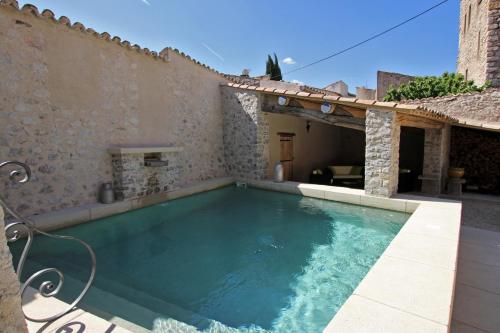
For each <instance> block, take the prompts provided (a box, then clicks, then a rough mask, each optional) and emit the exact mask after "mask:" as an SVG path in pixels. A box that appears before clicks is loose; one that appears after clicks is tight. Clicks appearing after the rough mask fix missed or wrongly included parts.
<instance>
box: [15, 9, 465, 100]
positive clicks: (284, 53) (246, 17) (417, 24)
mask: <svg viewBox="0 0 500 333" xmlns="http://www.w3.org/2000/svg"><path fill="white" fill-rule="evenodd" d="M437 2H439V0H418V1H415V0H370V1H369V0H365V1H347V0H344V1H340V0H330V1H327V0H322V1H311V0H310V1H299V0H289V1H286V2H285V1H276V0H213V1H201V0H71V1H68V0H31V1H29V3H32V4H34V5H36V6H37V7H38V8H39V9H40V10H41V9H44V8H49V9H51V10H53V11H54V12H55V14H56V15H57V16H60V15H66V16H68V17H69V18H70V19H71V21H72V22H75V21H79V22H82V23H83V24H84V25H85V26H86V27H91V28H93V29H95V30H96V31H99V32H103V31H107V32H109V33H110V34H111V35H117V36H120V37H122V39H126V40H128V41H130V42H131V43H133V44H134V43H137V44H139V45H141V46H143V47H148V48H150V49H152V50H156V51H160V50H161V49H163V48H164V47H165V46H172V47H174V48H178V49H180V50H181V51H184V52H186V53H188V54H189V55H191V56H192V57H194V58H196V59H197V60H199V61H201V62H204V63H206V64H208V65H209V66H211V67H214V68H215V69H217V70H219V71H222V72H226V73H232V74H239V73H241V70H242V69H243V68H249V69H250V70H251V75H261V74H263V72H264V70H265V61H266V58H267V54H268V53H273V52H276V53H277V55H278V57H279V59H280V61H283V60H284V59H285V58H292V59H293V61H288V62H289V64H285V63H283V62H282V63H281V67H282V71H283V72H284V73H286V72H287V71H290V70H292V69H294V68H296V67H299V66H301V65H304V64H307V63H309V62H312V61H314V60H317V59H319V58H322V57H325V56H328V55H329V54H332V53H334V52H336V51H338V50H340V49H343V48H345V47H347V46H349V45H351V44H353V43H356V42H358V41H361V40H363V39H365V38H367V37H370V36H371V35H374V34H376V33H378V32H380V31H382V30H385V29H387V28H389V27H391V26H393V25H395V24H397V23H399V22H401V21H403V20H405V19H407V18H409V17H411V16H413V15H415V14H417V13H419V12H421V11H423V10H425V9H427V8H428V7H431V6H432V5H434V4H436V3H437ZM24 3H26V2H25V1H20V4H24ZM458 15H459V0H450V1H449V2H448V3H446V4H444V5H443V6H441V7H439V8H437V9H435V10H434V11H432V12H430V13H428V14H426V15H425V16H423V17H421V18H419V19H417V20H416V21H413V22H411V23H409V24H407V25H405V26H403V27H401V28H399V29H397V30H396V31H393V32H390V33H389V34H387V35H385V36H383V37H381V38H379V39H377V40H375V41H372V42H370V43H369V44H366V45H363V46H361V47H359V48H357V49H355V50H352V51H350V52H348V53H346V54H343V55H341V56H339V57H336V58H334V59H331V60H329V61H326V62H323V63H321V64H319V65H316V66H313V67H310V68H307V69H305V70H303V71H299V72H295V73H292V74H289V75H285V77H284V79H285V80H288V81H292V80H298V81H301V82H305V83H307V84H309V85H313V86H318V87H324V86H326V85H327V84H329V83H331V82H334V81H337V80H344V81H345V82H347V83H348V84H349V86H350V90H352V91H354V90H355V87H356V86H368V87H374V86H375V85H376V72H377V70H378V69H380V70H386V71H393V72H401V73H406V74H412V75H439V74H441V73H442V72H444V71H454V70H455V64H456V56H457V48H458Z"/></svg>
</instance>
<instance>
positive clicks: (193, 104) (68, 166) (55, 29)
mask: <svg viewBox="0 0 500 333" xmlns="http://www.w3.org/2000/svg"><path fill="white" fill-rule="evenodd" d="M27 8H28V9H27V10H24V11H19V10H17V9H15V8H14V7H11V6H8V5H5V3H3V5H0V31H1V33H0V45H1V47H0V77H2V80H0V91H1V98H0V160H7V159H10V160H19V161H22V162H26V163H28V164H29V165H30V166H31V167H32V169H33V180H32V181H31V182H30V183H29V184H27V185H24V186H23V187H22V188H19V187H15V186H14V187H10V186H9V187H8V186H7V184H6V183H5V184H4V183H2V184H0V190H1V191H2V193H3V194H4V196H5V197H6V199H7V201H8V202H9V203H10V204H11V205H13V206H14V208H16V209H17V210H18V211H19V212H21V213H23V214H25V215H31V214H35V213H42V212H46V211H51V210H58V209H62V208H66V207H72V206H78V205H83V204H88V203H93V202H95V201H96V199H97V191H98V188H99V186H100V184H101V183H103V182H110V181H112V163H111V155H110V154H109V153H108V152H107V149H108V148H109V147H111V146H180V147H184V151H183V152H182V153H180V154H179V157H178V158H179V164H181V165H183V166H184V169H183V172H182V174H179V177H180V178H179V179H177V180H176V182H177V184H179V185H180V186H183V185H184V184H189V183H192V182H195V181H199V180H206V179H211V178H215V177H222V176H225V175H226V169H225V161H224V145H223V137H222V126H223V115H222V106H221V94H220V84H221V83H222V82H227V80H226V79H225V78H224V77H223V76H222V75H220V74H218V73H216V72H214V71H212V70H210V69H207V68H206V67H204V66H201V65H199V64H196V63H195V62H193V61H192V60H191V59H190V58H188V57H186V56H184V55H182V54H179V53H177V52H175V51H167V52H166V53H165V54H163V56H162V57H158V56H154V55H153V54H152V53H151V52H150V51H148V50H144V49H138V48H136V47H135V46H134V47H131V46H130V44H129V43H128V42H120V40H119V39H117V38H114V39H110V38H109V35H106V34H105V33H103V34H101V35H99V34H96V33H95V32H93V30H86V29H85V27H83V26H82V25H81V24H80V25H79V24H74V25H71V24H69V23H68V20H67V18H61V19H60V20H59V21H57V20H54V19H53V18H51V17H50V12H47V11H45V12H44V15H43V16H39V17H37V16H35V15H34V14H33V13H34V12H36V11H34V10H32V9H30V7H27ZM66 23H67V24H66ZM82 27H83V28H82ZM4 185H5V186H4ZM21 199H22V200H21Z"/></svg>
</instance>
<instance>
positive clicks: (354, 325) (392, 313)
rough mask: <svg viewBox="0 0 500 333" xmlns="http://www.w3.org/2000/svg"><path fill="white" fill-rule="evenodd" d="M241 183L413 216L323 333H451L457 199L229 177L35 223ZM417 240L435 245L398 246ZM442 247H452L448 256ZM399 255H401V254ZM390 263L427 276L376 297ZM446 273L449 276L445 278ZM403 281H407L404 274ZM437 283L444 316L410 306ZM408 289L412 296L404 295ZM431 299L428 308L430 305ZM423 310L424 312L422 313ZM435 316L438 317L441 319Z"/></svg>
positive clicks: (66, 222) (84, 218)
mask: <svg viewBox="0 0 500 333" xmlns="http://www.w3.org/2000/svg"><path fill="white" fill-rule="evenodd" d="M238 181H239V182H244V183H246V184H247V185H249V186H251V187H255V188H260V189H264V190H271V191H278V192H285V193H291V194H297V195H301V196H304V197H312V198H318V199H324V200H331V201H337V202H343V203H348V204H355V205H361V206H367V207H373V208H381V209H387V210H393V211H399V212H405V213H411V214H412V215H411V216H410V218H409V219H408V221H407V222H406V223H405V225H404V226H403V228H402V229H401V230H400V232H399V233H398V234H397V235H396V236H395V237H394V239H393V240H392V241H391V243H390V244H389V245H388V247H387V248H386V250H385V251H384V252H383V254H382V255H381V256H380V258H379V259H378V260H377V262H376V263H375V264H374V265H373V266H372V267H371V269H370V271H369V272H368V273H367V274H366V276H365V277H364V278H363V280H362V281H361V282H360V284H359V286H358V287H357V288H356V289H355V291H354V292H353V294H352V295H351V296H350V297H349V298H348V299H347V300H346V302H345V303H344V305H343V306H342V307H341V308H340V309H339V311H338V312H337V314H336V315H335V316H334V317H333V318H332V319H331V321H330V322H329V324H328V326H327V327H326V328H325V329H324V333H331V332H347V333H349V332H372V331H373V330H374V329H375V330H376V329H379V330H380V329H383V331H384V332H388V333H391V332H400V331H401V327H404V329H405V330H406V331H411V330H410V326H411V325H420V324H422V325H427V326H426V327H431V328H432V331H435V332H447V331H448V330H449V326H450V323H451V312H452V306H453V296H454V294H453V293H454V286H455V275H456V265H457V257H458V241H459V233H460V216H461V202H458V201H452V200H446V199H440V198H428V197H420V196H413V195H411V196H410V195H398V196H396V197H395V198H382V197H375V196H369V195H366V194H365V193H364V191H363V190H358V189H349V188H342V187H333V186H325V185H313V184H304V183H296V182H283V183H275V182H272V181H269V180H260V181H256V180H248V179H237V178H231V177H224V178H216V179H212V180H208V181H202V182H197V183H194V184H191V185H189V186H187V187H185V188H182V189H178V190H173V191H169V192H166V193H162V194H159V195H153V196H149V197H145V198H134V199H131V200H127V201H121V202H116V203H113V204H108V205H104V204H91V205H85V206H80V207H75V208H69V209H63V210H59V211H55V212H50V213H46V214H40V215H36V216H33V217H32V220H33V221H34V222H35V224H36V225H37V226H38V227H40V228H42V229H44V230H54V229H60V228H65V227H69V226H73V225H76V224H79V223H84V222H88V221H92V220H95V219H99V218H104V217H107V216H111V215H115V214H119V213H124V212H127V211H131V210H135V209H139V208H143V207H147V206H150V205H154V204H158V203H161V202H165V201H168V200H174V199H178V198H181V197H185V196H189V195H193V194H197V193H201V192H205V191H209V190H213V189H217V188H220V187H224V186H228V185H231V184H233V183H235V182H238ZM412 237H413V238H418V237H425V238H429V239H430V240H431V241H430V243H429V242H427V243H428V244H426V245H425V248H424V249H423V252H424V253H422V249H421V248H420V246H419V247H415V246H414V245H415V244H413V247H412V246H409V247H406V248H403V249H401V247H400V246H399V247H398V243H399V242H401V240H402V241H403V242H405V238H407V239H410V240H411V238H412ZM442 243H444V244H445V246H446V247H447V249H446V251H445V252H444V254H443V244H442ZM394 252H396V253H397V255H396V256H395V255H394ZM425 252H426V253H425ZM415 253H419V254H420V257H419V258H415ZM432 253H436V255H438V257H439V256H440V258H441V259H446V260H445V261H447V262H448V266H446V267H441V266H439V265H436V264H435V263H434V257H433V256H432V255H430V254H432ZM445 257H446V258H445ZM386 259H387V260H386ZM387 261H389V262H391V261H392V262H394V261H396V262H397V261H399V264H401V265H403V266H402V267H405V266H404V265H405V264H406V265H407V266H408V268H409V269H410V268H411V267H413V268H414V267H415V266H422V267H423V268H424V269H423V271H425V272H426V274H425V276H423V274H416V276H408V277H407V279H406V280H405V281H404V282H401V281H399V283H400V284H401V283H402V284H403V286H400V288H403V289H400V290H399V291H398V292H397V294H396V295H394V293H392V294H391V293H390V292H389V293H388V294H387V295H385V296H384V295H383V294H382V295H381V294H380V293H374V294H373V291H374V290H375V289H379V286H380V285H381V281H380V280H381V276H380V275H381V274H384V273H383V272H386V271H387V270H389V271H390V268H391V267H389V266H390V264H389V263H388V262H387ZM442 261H443V260H442ZM410 266H411V267H410ZM419 275H422V276H419ZM434 275H435V277H434ZM443 275H444V276H445V278H444V279H443ZM399 278H402V279H404V278H405V277H404V274H403V276H400V277H399ZM433 280H438V281H442V282H443V283H442V284H441V285H439V286H438V287H439V288H436V286H433V288H436V292H437V293H438V294H439V295H440V297H441V300H440V302H441V304H446V307H444V308H443V307H441V308H439V309H436V310H437V312H439V316H433V315H429V314H427V313H426V311H425V308H431V309H432V308H433V303H435V300H434V299H432V298H428V299H420V301H421V302H423V303H422V304H420V305H419V307H417V308H412V306H411V304H408V300H411V299H412V297H415V295H412V294H411V293H409V292H410V291H412V290H419V289H420V288H422V283H424V284H425V283H430V284H431V286H432V281H433ZM396 283H398V281H396ZM412 284H413V286H412ZM375 287H376V288H375ZM438 289H439V290H438ZM405 290H406V291H407V292H405ZM442 290H444V291H445V294H443V291H442ZM416 296H418V295H416ZM426 301H427V302H428V304H426ZM364 303H369V304H370V309H371V308H374V309H375V308H376V309H377V311H383V315H380V314H378V315H376V314H377V311H375V310H374V311H364V312H363V313H360V312H359V307H360V305H359V304H364ZM422 309H424V311H423V312H422ZM436 317H439V318H437V319H436ZM402 323H405V325H404V326H401V324H402ZM387 325H389V326H387ZM398 325H399V326H398ZM408 325H410V326H408Z"/></svg>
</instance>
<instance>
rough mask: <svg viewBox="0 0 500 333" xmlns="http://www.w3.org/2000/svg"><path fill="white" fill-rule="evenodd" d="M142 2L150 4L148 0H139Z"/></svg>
mask: <svg viewBox="0 0 500 333" xmlns="http://www.w3.org/2000/svg"><path fill="white" fill-rule="evenodd" d="M141 1H142V2H143V3H144V4H146V5H148V6H151V3H150V2H149V1H148V0H141Z"/></svg>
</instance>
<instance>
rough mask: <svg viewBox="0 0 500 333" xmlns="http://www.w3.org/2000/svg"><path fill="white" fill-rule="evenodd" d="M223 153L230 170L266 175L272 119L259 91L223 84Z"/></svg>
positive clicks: (244, 175) (237, 173)
mask: <svg viewBox="0 0 500 333" xmlns="http://www.w3.org/2000/svg"><path fill="white" fill-rule="evenodd" d="M222 110H223V114H224V135H223V139H224V155H225V159H226V168H227V173H228V174H229V175H231V176H234V177H239V178H247V179H257V180H259V179H265V178H266V177H267V174H268V166H269V123H268V122H267V120H266V119H265V117H264V113H263V112H262V96H261V95H260V94H259V93H258V92H248V91H241V90H237V89H234V88H231V87H222Z"/></svg>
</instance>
